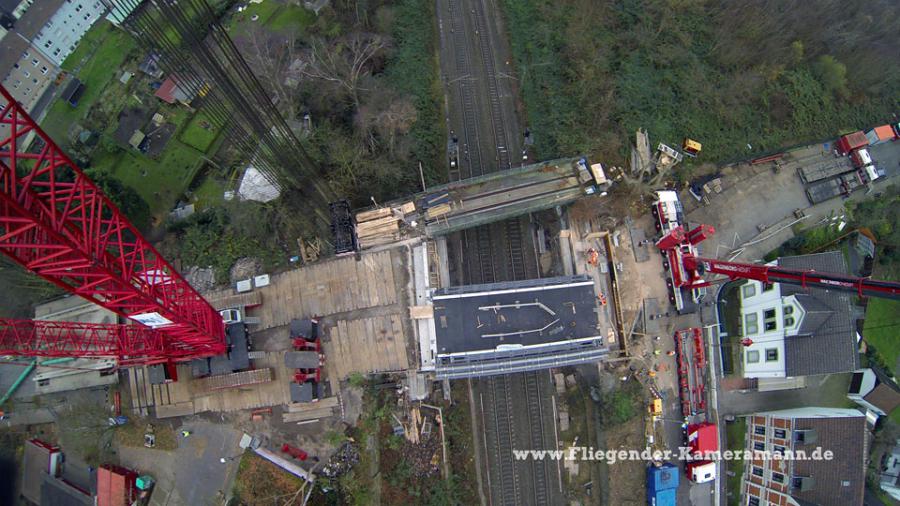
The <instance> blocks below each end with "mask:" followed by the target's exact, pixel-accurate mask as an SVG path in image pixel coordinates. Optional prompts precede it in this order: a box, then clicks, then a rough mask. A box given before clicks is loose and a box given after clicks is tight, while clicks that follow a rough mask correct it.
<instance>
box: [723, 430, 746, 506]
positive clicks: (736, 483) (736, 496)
mask: <svg viewBox="0 0 900 506" xmlns="http://www.w3.org/2000/svg"><path fill="white" fill-rule="evenodd" d="M746 435H747V419H746V418H744V417H739V418H738V419H737V420H735V421H734V422H728V423H726V424H725V438H726V444H727V448H728V449H729V450H731V451H733V452H736V451H743V450H745V449H746V447H745V445H744V438H745V437H746ZM736 455H738V454H736ZM725 465H726V466H727V467H728V471H729V472H728V473H727V474H728V482H727V484H726V489H725V490H726V492H727V494H728V505H729V506H737V505H739V504H740V503H741V481H742V480H743V479H744V460H743V459H735V460H729V461H728V462H726V463H725Z"/></svg>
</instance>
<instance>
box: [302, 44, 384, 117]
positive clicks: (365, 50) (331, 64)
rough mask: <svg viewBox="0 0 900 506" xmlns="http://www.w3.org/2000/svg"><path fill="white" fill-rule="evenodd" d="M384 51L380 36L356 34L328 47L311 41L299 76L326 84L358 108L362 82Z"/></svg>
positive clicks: (362, 89) (363, 89)
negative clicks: (348, 96)
mask: <svg viewBox="0 0 900 506" xmlns="http://www.w3.org/2000/svg"><path fill="white" fill-rule="evenodd" d="M386 47H387V43H386V42H385V40H384V39H383V38H382V37H381V36H379V35H370V34H362V33H355V34H353V35H349V36H347V37H344V38H341V39H338V40H336V41H334V42H331V43H328V42H325V41H323V40H322V39H313V41H312V43H311V44H310V47H309V53H308V57H307V58H306V64H305V65H302V66H301V67H300V68H299V72H300V73H301V74H303V75H304V76H305V77H307V78H309V79H315V80H321V81H327V82H330V83H333V84H335V85H336V86H338V87H339V88H340V89H342V90H344V91H345V92H346V93H347V94H348V95H350V98H351V99H352V100H353V105H355V106H356V108H357V109H358V108H359V103H360V97H359V95H360V92H361V91H366V89H365V88H363V87H362V82H363V79H364V78H365V77H367V76H369V75H371V70H372V69H371V64H372V62H373V60H374V59H375V58H376V57H378V56H380V55H381V53H382V52H383V50H384V49H385V48H386Z"/></svg>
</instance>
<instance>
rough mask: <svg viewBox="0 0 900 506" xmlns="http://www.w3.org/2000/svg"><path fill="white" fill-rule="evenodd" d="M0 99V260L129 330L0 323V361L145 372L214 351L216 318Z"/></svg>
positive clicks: (218, 334) (20, 113) (218, 344)
mask: <svg viewBox="0 0 900 506" xmlns="http://www.w3.org/2000/svg"><path fill="white" fill-rule="evenodd" d="M0 96H2V99H0V124H3V125H5V128H4V130H3V134H2V135H3V137H2V138H0V252H2V253H3V254H5V255H6V256H8V257H9V258H11V259H12V260H14V261H15V262H16V263H18V264H19V265H21V266H22V267H24V268H25V269H27V270H29V271H31V272H33V273H35V274H37V275H39V276H41V277H42V278H44V279H45V280H47V281H49V282H51V283H53V284H55V285H56V286H58V287H60V288H63V289H65V290H66V291H68V292H69V293H72V294H75V295H79V296H81V297H84V298H85V299H88V300H90V301H92V302H94V303H96V304H98V305H100V306H103V307H104V308H107V309H109V310H111V311H113V312H115V313H117V314H119V315H121V316H124V317H126V318H129V319H131V320H133V321H134V322H136V323H137V324H138V325H134V326H130V327H125V328H118V329H113V328H111V327H110V326H108V325H91V324H84V323H79V324H65V323H57V322H53V323H52V325H51V322H37V323H35V322H27V321H26V322H23V321H11V320H6V321H4V322H3V324H2V325H0V355H28V356H78V357H83V356H108V357H116V358H118V359H119V361H120V363H125V364H152V363H162V362H173V361H185V360H191V359H194V358H200V357H208V356H214V355H220V354H222V353H224V352H225V328H224V323H223V322H222V318H221V316H220V315H219V313H218V312H216V310H215V309H213V307H212V306H210V305H209V303H207V302H206V301H205V300H204V299H203V298H202V297H201V296H200V294H199V293H197V291H196V290H194V288H193V287H191V286H190V285H189V284H188V283H187V281H185V279H184V278H182V277H181V275H180V274H179V273H178V272H177V271H176V270H175V269H174V268H172V266H171V265H169V263H168V262H166V261H165V259H163V257H162V256H161V255H160V254H159V253H158V252H157V251H156V249H154V248H153V246H151V245H150V243H149V242H148V241H147V240H146V239H144V237H142V236H141V234H140V232H138V230H137V229H136V228H135V227H134V225H132V224H131V223H130V222H129V221H128V219H127V218H126V217H125V216H124V215H123V214H122V213H121V211H119V209H118V208H116V206H115V205H113V203H112V202H111V201H110V200H109V198H108V197H107V196H106V195H104V194H103V192H102V190H100V188H98V187H97V185H96V184H94V182H93V181H91V180H90V179H89V178H88V177H87V176H85V175H84V173H83V172H82V171H81V169H80V168H78V166H77V165H75V163H74V162H73V161H72V160H71V159H70V158H69V157H68V156H66V154H65V153H63V152H62V150H61V149H60V148H59V147H58V146H57V145H56V143H54V142H53V140H52V139H51V138H50V137H49V136H48V135H47V134H46V133H45V132H44V131H43V130H41V128H40V127H39V126H38V125H37V124H36V123H35V121H34V120H33V119H32V118H31V117H30V116H29V115H28V114H27V113H26V111H25V110H24V109H23V108H22V107H21V106H20V105H19V104H18V103H17V102H16V101H15V100H14V99H13V98H12V96H11V95H10V93H9V92H8V91H7V90H6V88H4V87H2V86H0ZM31 135H34V136H35V137H36V138H35V141H34V143H29V142H28V138H29V136H31ZM29 144H31V145H32V146H33V147H32V148H29Z"/></svg>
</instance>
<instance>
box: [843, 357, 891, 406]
mask: <svg viewBox="0 0 900 506" xmlns="http://www.w3.org/2000/svg"><path fill="white" fill-rule="evenodd" d="M847 397H849V398H850V399H851V400H853V401H854V402H856V403H857V404H859V405H860V406H862V407H864V408H866V409H868V410H869V411H873V412H875V413H876V414H878V416H885V415H888V414H890V413H891V411H893V410H894V409H895V408H896V407H897V406H900V387H898V386H897V384H896V383H894V380H893V379H891V377H890V376H888V375H887V374H886V373H885V372H884V371H882V370H881V369H879V368H877V367H872V368H870V369H860V370H858V371H856V372H854V373H853V377H852V378H851V379H850V388H849V391H848V392H847Z"/></svg>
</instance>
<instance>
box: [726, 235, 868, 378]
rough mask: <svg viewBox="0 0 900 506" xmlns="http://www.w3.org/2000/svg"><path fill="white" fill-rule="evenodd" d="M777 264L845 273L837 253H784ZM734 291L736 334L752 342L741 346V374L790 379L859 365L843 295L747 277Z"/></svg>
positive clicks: (846, 299) (852, 324)
mask: <svg viewBox="0 0 900 506" xmlns="http://www.w3.org/2000/svg"><path fill="white" fill-rule="evenodd" d="M776 262H777V264H778V265H781V266H784V267H789V268H793V269H814V270H817V271H820V272H835V273H842V274H844V273H846V272H847V267H846V264H845V263H844V258H843V255H842V254H841V252H839V251H831V252H826V253H817V254H814V255H802V256H795V257H784V258H779V259H778V260H777V261H776ZM738 292H739V293H738V297H737V298H738V301H739V303H740V308H741V309H740V333H741V336H740V338H748V339H750V340H751V341H752V344H751V345H749V346H746V347H742V348H741V352H742V368H743V376H744V377H745V378H793V377H799V376H810V375H816V374H830V373H835V372H849V371H854V370H856V369H857V368H858V367H859V354H858V350H857V343H856V329H855V322H854V321H853V317H852V314H853V311H852V308H851V305H852V300H851V297H850V296H849V295H848V294H846V293H844V292H837V291H833V290H824V289H820V288H815V289H809V288H804V287H801V286H796V285H787V284H780V283H774V284H765V283H761V282H759V281H751V280H748V281H747V282H746V283H744V284H743V285H741V286H740V287H739V289H738ZM734 302H737V301H731V300H729V301H728V303H734Z"/></svg>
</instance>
